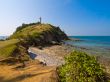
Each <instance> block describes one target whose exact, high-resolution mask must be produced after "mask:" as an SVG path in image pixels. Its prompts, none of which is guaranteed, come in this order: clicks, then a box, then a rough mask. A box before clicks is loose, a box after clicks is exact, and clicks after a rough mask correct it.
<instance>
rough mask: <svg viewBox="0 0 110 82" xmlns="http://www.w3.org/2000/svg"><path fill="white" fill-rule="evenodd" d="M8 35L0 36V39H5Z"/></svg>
mask: <svg viewBox="0 0 110 82" xmlns="http://www.w3.org/2000/svg"><path fill="white" fill-rule="evenodd" d="M7 37H8V36H0V40H5V39H6V38H7Z"/></svg>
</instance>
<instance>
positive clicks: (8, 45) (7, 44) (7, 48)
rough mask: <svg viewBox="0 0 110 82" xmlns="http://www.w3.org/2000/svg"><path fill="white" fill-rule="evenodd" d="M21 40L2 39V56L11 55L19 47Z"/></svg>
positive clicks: (0, 48) (0, 49) (0, 56)
mask: <svg viewBox="0 0 110 82" xmlns="http://www.w3.org/2000/svg"><path fill="white" fill-rule="evenodd" d="M18 42H19V40H17V39H12V40H6V41H0V58H4V57H9V56H10V55H12V53H13V51H14V50H15V49H16V48H17V46H16V45H15V44H17V43H18Z"/></svg>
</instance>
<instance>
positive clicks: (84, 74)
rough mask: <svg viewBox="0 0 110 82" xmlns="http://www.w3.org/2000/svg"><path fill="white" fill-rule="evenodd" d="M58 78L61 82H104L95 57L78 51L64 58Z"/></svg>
mask: <svg viewBox="0 0 110 82" xmlns="http://www.w3.org/2000/svg"><path fill="white" fill-rule="evenodd" d="M59 77H60V81H61V82H105V81H104V72H103V70H102V68H101V66H100V64H98V63H97V61H96V59H95V57H93V56H89V55H87V54H86V53H84V52H79V51H74V52H72V53H71V54H70V55H68V56H67V57H65V64H64V65H63V66H61V67H60V68H59Z"/></svg>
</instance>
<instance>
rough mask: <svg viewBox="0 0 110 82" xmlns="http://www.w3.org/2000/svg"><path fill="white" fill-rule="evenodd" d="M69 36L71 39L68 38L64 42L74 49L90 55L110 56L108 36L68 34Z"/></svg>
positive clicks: (109, 38)
mask: <svg viewBox="0 0 110 82" xmlns="http://www.w3.org/2000/svg"><path fill="white" fill-rule="evenodd" d="M69 38H71V39H73V40H68V41H66V43H67V44H70V45H72V46H73V47H74V49H76V50H81V51H84V52H86V53H88V54H90V55H97V56H104V57H110V36H69ZM74 39H78V41H75V40H74Z"/></svg>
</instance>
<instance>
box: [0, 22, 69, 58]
mask: <svg viewBox="0 0 110 82" xmlns="http://www.w3.org/2000/svg"><path fill="white" fill-rule="evenodd" d="M66 39H68V37H67V35H66V34H65V33H64V32H63V31H61V29H60V28H59V27H56V26H53V25H51V24H40V23H39V22H38V23H30V24H22V26H19V27H17V29H16V31H15V32H14V33H13V34H12V35H11V36H10V37H9V38H8V40H6V41H0V58H4V57H10V56H17V57H18V58H22V57H23V56H24V55H27V54H28V53H27V49H28V47H29V46H45V45H47V44H53V43H54V44H55V43H57V44H58V43H60V42H62V40H66ZM19 56H21V57H19Z"/></svg>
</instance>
